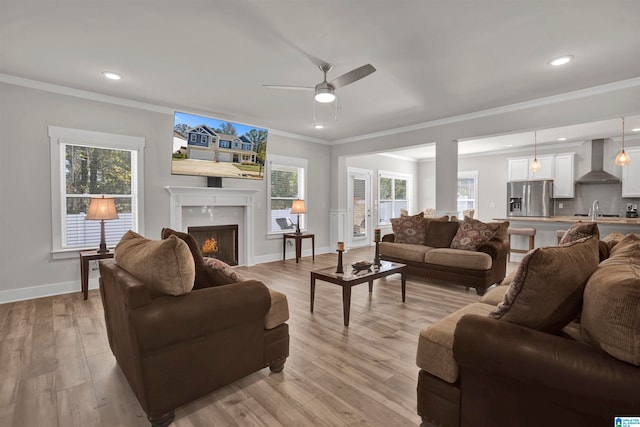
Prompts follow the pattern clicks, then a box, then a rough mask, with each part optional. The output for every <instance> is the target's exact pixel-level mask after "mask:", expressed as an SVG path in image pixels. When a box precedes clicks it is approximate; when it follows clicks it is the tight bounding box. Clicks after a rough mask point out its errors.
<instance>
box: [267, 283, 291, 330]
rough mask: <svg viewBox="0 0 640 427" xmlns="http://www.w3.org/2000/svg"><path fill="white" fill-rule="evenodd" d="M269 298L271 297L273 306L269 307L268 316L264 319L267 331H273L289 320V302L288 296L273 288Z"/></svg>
mask: <svg viewBox="0 0 640 427" xmlns="http://www.w3.org/2000/svg"><path fill="white" fill-rule="evenodd" d="M269 296H270V297H271V306H270V307H269V311H268V312H267V315H266V316H265V317H264V328H265V329H273V328H275V327H276V326H280V325H282V324H283V323H284V322H286V321H287V320H289V303H288V302H287V296H286V295H285V294H283V293H282V292H278V291H276V290H273V289H271V288H269Z"/></svg>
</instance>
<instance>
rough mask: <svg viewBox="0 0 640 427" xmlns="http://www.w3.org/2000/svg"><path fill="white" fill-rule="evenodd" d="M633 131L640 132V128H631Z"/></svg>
mask: <svg viewBox="0 0 640 427" xmlns="http://www.w3.org/2000/svg"><path fill="white" fill-rule="evenodd" d="M631 132H640V128H635V129H631Z"/></svg>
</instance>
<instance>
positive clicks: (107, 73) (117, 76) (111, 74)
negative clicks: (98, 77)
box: [102, 71, 122, 80]
mask: <svg viewBox="0 0 640 427" xmlns="http://www.w3.org/2000/svg"><path fill="white" fill-rule="evenodd" d="M102 75H103V76H105V77H106V78H108V79H109V80H120V79H122V76H121V75H120V74H118V73H114V72H112V71H103V72H102Z"/></svg>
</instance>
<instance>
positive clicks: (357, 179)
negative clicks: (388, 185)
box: [347, 168, 373, 247]
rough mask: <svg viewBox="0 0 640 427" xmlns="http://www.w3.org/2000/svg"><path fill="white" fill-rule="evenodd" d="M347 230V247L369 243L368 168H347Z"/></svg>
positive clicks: (369, 171)
mask: <svg viewBox="0 0 640 427" xmlns="http://www.w3.org/2000/svg"><path fill="white" fill-rule="evenodd" d="M348 174H349V189H348V196H347V197H348V202H347V207H348V208H347V231H348V235H349V238H350V240H349V247H360V246H368V245H370V244H371V241H372V238H371V233H372V224H371V176H372V174H373V172H372V171H371V170H368V169H359V168H348Z"/></svg>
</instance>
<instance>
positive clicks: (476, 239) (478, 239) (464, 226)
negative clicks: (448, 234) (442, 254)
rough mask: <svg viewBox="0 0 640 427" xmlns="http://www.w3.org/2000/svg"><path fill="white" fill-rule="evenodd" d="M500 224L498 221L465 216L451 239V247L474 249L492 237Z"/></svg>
mask: <svg viewBox="0 0 640 427" xmlns="http://www.w3.org/2000/svg"><path fill="white" fill-rule="evenodd" d="M501 224H502V223H499V222H482V221H479V220H477V219H473V218H469V217H465V218H464V220H462V222H460V226H459V227H458V231H457V232H456V235H455V237H454V238H453V240H452V241H451V248H452V249H465V250H468V251H475V250H476V249H477V248H478V246H480V245H481V244H483V243H484V242H486V241H487V240H489V239H491V237H493V235H494V234H495V233H496V231H498V229H499V228H500V225H501Z"/></svg>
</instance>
